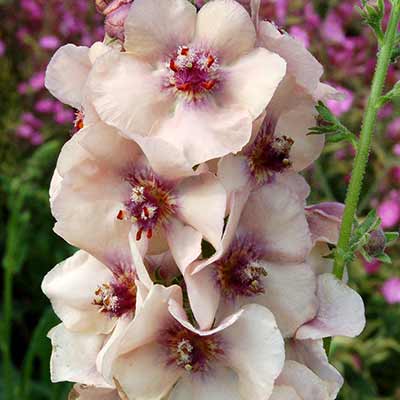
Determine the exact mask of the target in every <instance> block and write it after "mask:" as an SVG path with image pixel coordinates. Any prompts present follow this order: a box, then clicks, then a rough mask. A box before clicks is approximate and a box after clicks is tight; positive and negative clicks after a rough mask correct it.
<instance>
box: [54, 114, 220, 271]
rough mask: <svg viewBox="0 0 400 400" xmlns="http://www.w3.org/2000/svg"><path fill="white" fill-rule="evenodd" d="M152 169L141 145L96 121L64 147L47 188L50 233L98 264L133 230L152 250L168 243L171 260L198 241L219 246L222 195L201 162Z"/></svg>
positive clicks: (195, 248) (190, 256)
mask: <svg viewBox="0 0 400 400" xmlns="http://www.w3.org/2000/svg"><path fill="white" fill-rule="evenodd" d="M170 172H171V173H172V177H171V175H166V174H165V175H160V174H157V173H155V172H154V171H153V170H152V169H151V167H150V165H149V163H148V161H147V160H146V158H145V156H144V155H143V153H142V152H141V150H140V148H139V147H138V146H137V145H136V144H135V143H134V142H133V141H131V140H127V139H124V138H123V137H122V136H120V135H118V134H117V133H116V132H115V130H114V128H111V127H109V126H107V125H105V124H104V123H102V122H99V123H97V124H94V125H91V126H89V127H86V128H83V129H82V130H81V131H80V132H79V133H77V134H76V135H75V136H74V137H73V139H72V140H71V142H70V143H67V144H66V145H65V148H64V149H63V151H62V153H61V155H60V159H59V161H58V166H57V171H56V173H55V177H54V178H53V183H52V185H51V190H50V192H51V207H52V212H53V215H54V216H55V218H56V220H57V223H56V225H55V228H54V230H55V232H56V233H58V234H59V235H60V236H61V237H63V238H64V239H66V240H67V241H68V242H70V243H71V244H73V245H75V246H77V247H79V248H81V249H84V250H86V251H88V252H89V253H91V254H93V255H94V256H96V257H97V258H99V259H100V260H102V261H104V251H105V249H107V248H110V247H111V248H112V246H117V247H118V246H121V245H122V244H123V243H126V242H127V240H128V234H129V232H130V231H131V230H133V231H134V232H135V235H136V240H137V241H138V242H140V244H141V246H144V247H147V243H148V245H149V251H150V253H155V254H157V253H161V252H164V251H165V250H167V249H168V248H170V250H171V252H172V254H173V256H174V258H175V260H176V262H177V264H178V265H179V266H180V267H182V266H185V265H188V264H189V263H191V262H192V261H194V260H195V259H197V258H198V257H199V256H200V254H201V242H202V239H203V238H204V239H206V240H207V241H208V242H210V243H211V244H212V245H213V246H214V247H215V248H219V247H220V241H221V236H222V230H223V225H224V216H225V209H226V193H225V190H224V188H223V186H222V185H221V184H220V183H219V182H218V179H217V178H216V177H215V176H214V175H213V174H212V173H210V172H207V170H206V168H205V167H204V166H200V167H199V168H198V169H197V170H196V173H195V175H194V176H191V177H187V178H176V177H175V176H174V174H173V172H174V169H173V166H171V171H170Z"/></svg>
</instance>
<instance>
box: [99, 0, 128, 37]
mask: <svg viewBox="0 0 400 400" xmlns="http://www.w3.org/2000/svg"><path fill="white" fill-rule="evenodd" d="M132 3H133V0H113V1H111V3H109V4H108V6H107V7H106V8H105V9H104V10H103V14H104V15H105V16H106V18H105V21H104V27H105V31H106V33H107V35H108V36H110V37H112V38H116V39H119V40H121V41H123V40H124V38H125V34H124V24H125V20H126V17H127V16H128V13H129V10H130V8H131V5H132Z"/></svg>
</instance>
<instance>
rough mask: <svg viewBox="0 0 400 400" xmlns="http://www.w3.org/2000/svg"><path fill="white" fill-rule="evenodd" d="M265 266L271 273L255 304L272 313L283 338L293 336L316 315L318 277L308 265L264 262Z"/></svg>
mask: <svg viewBox="0 0 400 400" xmlns="http://www.w3.org/2000/svg"><path fill="white" fill-rule="evenodd" d="M263 267H264V268H265V270H266V271H267V274H268V275H267V277H266V278H265V294H263V295H260V296H258V297H257V298H255V299H254V300H253V301H255V302H257V303H259V304H261V305H263V306H265V307H267V308H268V309H269V310H271V312H272V313H273V314H274V316H275V318H276V322H277V324H278V327H279V330H280V331H281V332H282V336H283V337H290V336H293V335H294V334H295V332H296V330H297V329H298V328H299V327H300V326H301V325H303V324H304V323H306V322H307V321H309V320H310V319H311V318H313V316H314V315H315V313H316V312H317V309H318V299H317V296H316V294H315V292H316V287H317V282H316V278H315V275H314V273H313V271H312V269H311V267H310V266H309V265H307V264H293V265H285V264H274V263H265V264H263Z"/></svg>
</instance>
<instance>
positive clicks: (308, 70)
mask: <svg viewBox="0 0 400 400" xmlns="http://www.w3.org/2000/svg"><path fill="white" fill-rule="evenodd" d="M258 39H259V43H260V45H262V46H264V47H265V48H267V49H268V50H270V51H273V52H275V53H277V54H279V55H280V56H281V57H282V58H283V59H284V60H285V61H286V62H287V72H288V74H290V75H291V76H292V77H294V78H295V80H296V82H297V84H298V85H300V86H302V87H303V88H305V89H306V90H307V92H308V93H309V94H311V95H312V94H314V93H315V92H316V90H317V88H318V85H319V80H320V78H321V76H322V73H323V68H322V65H321V64H320V63H319V62H318V61H317V60H316V59H315V57H314V56H313V55H312V54H311V53H310V52H309V51H308V50H307V49H306V48H305V47H304V45H303V43H301V42H300V41H298V40H296V39H294V38H292V37H291V36H290V35H288V34H287V33H283V34H282V33H280V32H279V30H278V29H277V28H276V27H275V26H274V24H273V23H271V22H267V21H262V22H260V24H259V32H258Z"/></svg>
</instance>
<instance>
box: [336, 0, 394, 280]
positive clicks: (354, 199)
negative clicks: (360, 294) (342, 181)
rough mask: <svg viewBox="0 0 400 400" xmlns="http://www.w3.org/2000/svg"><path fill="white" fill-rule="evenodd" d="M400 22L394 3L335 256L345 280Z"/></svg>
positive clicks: (372, 89)
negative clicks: (361, 193)
mask: <svg viewBox="0 0 400 400" xmlns="http://www.w3.org/2000/svg"><path fill="white" fill-rule="evenodd" d="M399 21H400V1H399V0H393V1H392V10H391V14H390V20H389V24H388V28H387V30H386V33H385V38H384V42H383V45H382V47H381V49H380V51H379V56H378V62H377V66H376V71H375V75H374V79H373V81H372V88H371V95H370V97H369V100H368V105H367V109H366V112H365V115H364V121H363V126H362V130H361V135H360V141H359V145H358V151H357V155H356V158H355V161H354V167H353V172H352V175H351V180H350V185H349V188H348V191H347V196H346V206H345V209H344V214H343V221H342V226H341V229H340V236H339V241H338V246H337V251H336V257H335V265H334V269H333V273H334V275H335V276H336V277H337V278H338V279H342V276H343V271H344V267H345V265H346V262H347V261H346V255H347V253H348V251H349V243H350V236H351V232H352V227H353V222H354V218H355V215H356V211H357V206H358V202H359V198H360V192H361V188H362V183H363V178H364V174H365V169H366V166H367V163H368V156H369V151H370V146H371V139H372V135H373V131H374V127H375V123H376V118H377V115H378V110H379V107H378V102H379V99H380V97H381V96H382V91H383V87H384V84H385V80H386V76H387V72H388V68H389V65H390V59H391V55H392V51H393V47H394V43H395V39H396V33H397V27H398V25H399Z"/></svg>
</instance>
